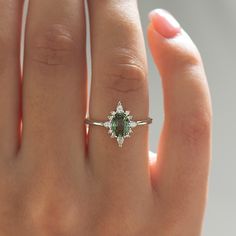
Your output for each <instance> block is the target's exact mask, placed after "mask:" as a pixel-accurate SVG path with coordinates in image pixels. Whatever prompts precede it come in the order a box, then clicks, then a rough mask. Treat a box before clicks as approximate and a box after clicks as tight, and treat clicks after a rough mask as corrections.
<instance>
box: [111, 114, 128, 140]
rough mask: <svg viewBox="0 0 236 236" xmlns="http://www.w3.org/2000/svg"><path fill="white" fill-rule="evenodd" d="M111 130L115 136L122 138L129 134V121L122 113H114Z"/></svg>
mask: <svg viewBox="0 0 236 236" xmlns="http://www.w3.org/2000/svg"><path fill="white" fill-rule="evenodd" d="M111 130H112V132H113V133H114V134H115V135H116V136H117V137H119V136H121V137H124V136H126V135H127V134H129V131H130V120H129V118H128V115H126V114H125V113H124V112H121V113H116V114H115V116H114V117H113V119H112V120H111Z"/></svg>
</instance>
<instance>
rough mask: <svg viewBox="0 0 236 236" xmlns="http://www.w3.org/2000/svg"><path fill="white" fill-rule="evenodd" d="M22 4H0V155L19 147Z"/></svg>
mask: <svg viewBox="0 0 236 236" xmlns="http://www.w3.org/2000/svg"><path fill="white" fill-rule="evenodd" d="M22 6H23V1H14V0H4V1H3V0H1V1H0V156H1V157H2V156H9V155H10V156H13V155H14V154H16V152H17V150H18V146H19V123H20V117H19V108H20V106H19V103H20V100H19V90H20V57H19V55H20V29H21V17H22Z"/></svg>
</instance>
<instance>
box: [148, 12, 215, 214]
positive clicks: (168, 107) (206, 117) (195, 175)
mask: <svg viewBox="0 0 236 236" xmlns="http://www.w3.org/2000/svg"><path fill="white" fill-rule="evenodd" d="M150 19H151V24H150V25H149V28H148V38H149V44H150V48H151V52H152V54H153V57H154V60H155V62H156V65H157V67H158V69H159V71H160V74H161V77H162V83H163V92H164V109H165V120H164V128H163V132H162V135H161V142H160V145H159V158H158V162H157V169H156V172H155V174H156V176H155V178H156V186H157V188H158V191H159V192H160V193H161V194H163V195H164V196H165V200H166V201H168V200H169V202H168V203H170V202H171V201H172V203H173V196H174V198H175V201H174V202H175V203H178V204H179V206H181V207H182V206H187V207H195V208H197V210H196V211H195V212H196V213H198V214H199V210H200V211H201V213H202V210H203V207H201V206H203V205H204V199H205V196H206V186H207V177H208V167H209V159H210V146H211V145H210V137H211V105H210V95H209V91H208V85H207V81H206V76H205V73H204V69H203V65H202V62H201V58H200V55H199V52H198V50H197V49H196V47H195V45H194V44H193V42H192V41H191V39H190V38H189V37H188V36H187V34H186V33H185V32H184V30H182V29H181V28H180V26H179V25H178V23H177V22H176V21H175V20H174V19H173V17H171V16H170V15H169V14H168V13H167V12H165V11H164V10H156V11H153V12H152V13H151V14H150ZM166 196H167V197H166ZM168 196H169V198H168ZM172 203H171V205H172ZM186 203H190V204H186ZM182 210H183V209H182ZM199 215H201V214H199Z"/></svg>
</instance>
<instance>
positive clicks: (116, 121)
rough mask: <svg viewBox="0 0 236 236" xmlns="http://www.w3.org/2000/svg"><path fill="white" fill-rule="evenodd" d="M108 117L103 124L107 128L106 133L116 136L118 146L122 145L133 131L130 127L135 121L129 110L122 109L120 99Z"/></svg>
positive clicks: (134, 125)
mask: <svg viewBox="0 0 236 236" xmlns="http://www.w3.org/2000/svg"><path fill="white" fill-rule="evenodd" d="M108 119H109V120H108V121H106V122H104V124H103V126H104V127H105V128H108V129H109V130H108V134H110V135H111V138H116V140H117V143H118V146H119V147H122V146H123V143H124V141H125V138H130V134H131V133H133V130H132V128H134V127H136V126H137V123H136V122H135V121H132V119H133V116H132V115H130V111H125V110H124V108H123V106H122V104H121V102H120V101H119V102H118V104H117V107H116V111H111V113H110V115H109V116H108Z"/></svg>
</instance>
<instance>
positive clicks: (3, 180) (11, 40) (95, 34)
mask: <svg viewBox="0 0 236 236" xmlns="http://www.w3.org/2000/svg"><path fill="white" fill-rule="evenodd" d="M88 9H89V16H90V35H91V51H92V53H91V54H92V55H91V58H92V83H91V96H90V101H89V105H90V106H89V115H90V118H91V119H94V120H101V121H103V120H106V116H107V114H108V113H109V112H110V111H111V110H114V108H115V106H116V104H117V102H118V101H119V100H120V101H122V103H123V105H124V107H125V108H127V109H129V110H130V111H131V112H132V115H134V119H137V120H139V119H145V118H147V117H148V115H149V114H148V80H147V62H146V55H145V47H144V40H143V35H142V30H141V25H140V20H139V13H138V9H137V3H136V1H135V0H116V1H115V0H103V1H95V0H88ZM84 15H85V13H84V3H83V1H82V0H76V1H75V0H50V1H49V0H30V6H29V13H28V17H27V25H26V35H25V40H26V41H25V42H26V43H25V57H24V63H23V83H20V78H21V72H20V58H19V54H20V53H19V52H20V21H21V16H22V0H19V1H15V0H4V1H3V0H1V1H0V59H1V60H0V114H1V115H0V235H2V236H11V235H12V236H13V235H14V236H16V235H17V236H21V235H22V236H28V235H30V236H32V235H33V236H44V235H45V236H46V235H49V236H51V235H57V236H59V235H60V236H79V235H81V236H90V235H91V236H121V235H122V236H154V235H156V236H198V235H200V231H201V224H202V219H203V213H204V207H205V199H206V192H207V179H208V167H209V160H210V136H211V105H210V98H209V91H208V86H207V81H206V77H205V73H204V69H203V66H202V62H201V58H200V55H199V53H198V51H197V49H196V47H195V46H194V44H193V42H192V41H191V39H190V38H189V37H188V36H187V34H186V33H185V32H184V30H183V29H181V27H180V26H179V25H178V23H177V22H175V20H174V19H173V18H172V17H171V16H170V15H168V13H166V12H165V11H163V10H156V11H154V12H152V13H151V14H150V20H151V23H150V25H149V27H148V39H149V43H150V48H151V52H152V54H153V57H154V60H155V63H156V65H157V67H158V69H159V71H160V74H161V77H162V84H163V94H164V108H165V119H164V126H163V131H162V134H161V139H160V143H159V145H158V161H157V162H152V163H151V164H150V162H149V161H148V159H149V157H148V156H149V152H148V148H149V147H148V127H147V126H141V127H136V128H135V131H134V134H132V136H131V138H130V139H126V140H125V143H124V144H123V147H122V148H119V147H118V145H117V143H116V141H115V140H114V139H111V138H110V137H109V135H108V134H107V131H106V130H105V128H102V127H97V126H90V129H89V134H88V135H86V127H85V124H84V119H85V116H86V109H87V100H88V96H87V95H88V94H87V90H86V89H87V78H86V77H87V76H86V75H87V73H86V71H87V69H86V45H85V34H86V32H85V31H86V27H85V16H84ZM21 118H22V121H23V128H22V135H19V133H20V131H19V130H20V128H19V127H20V120H21ZM19 137H21V138H19Z"/></svg>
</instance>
